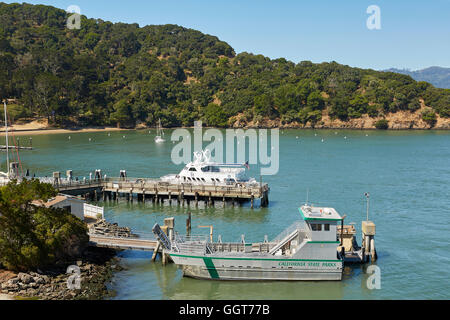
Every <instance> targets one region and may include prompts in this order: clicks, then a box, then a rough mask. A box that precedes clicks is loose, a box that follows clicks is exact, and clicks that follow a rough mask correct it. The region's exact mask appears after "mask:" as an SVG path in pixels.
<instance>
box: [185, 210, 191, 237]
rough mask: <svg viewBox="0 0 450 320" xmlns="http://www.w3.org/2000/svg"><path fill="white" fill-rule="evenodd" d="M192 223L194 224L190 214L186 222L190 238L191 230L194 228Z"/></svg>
mask: <svg viewBox="0 0 450 320" xmlns="http://www.w3.org/2000/svg"><path fill="white" fill-rule="evenodd" d="M191 222H192V213H190V212H188V218H187V220H186V234H187V235H188V236H190V235H191V228H192V227H191V226H192V224H191Z"/></svg>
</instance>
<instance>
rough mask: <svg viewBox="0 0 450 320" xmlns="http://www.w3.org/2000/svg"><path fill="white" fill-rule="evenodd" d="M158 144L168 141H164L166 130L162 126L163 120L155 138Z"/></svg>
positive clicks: (159, 123) (159, 124)
mask: <svg viewBox="0 0 450 320" xmlns="http://www.w3.org/2000/svg"><path fill="white" fill-rule="evenodd" d="M155 142H156V143H164V142H166V140H165V139H164V130H163V129H162V126H161V119H159V121H158V128H157V129H156V137H155Z"/></svg>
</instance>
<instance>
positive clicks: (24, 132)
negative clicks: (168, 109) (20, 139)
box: [0, 121, 130, 136]
mask: <svg viewBox="0 0 450 320" xmlns="http://www.w3.org/2000/svg"><path fill="white" fill-rule="evenodd" d="M128 130H130V129H119V128H116V127H90V128H70V129H52V128H49V127H48V126H47V124H46V123H45V122H40V121H33V122H30V123H27V124H22V125H17V124H16V125H13V126H11V127H8V132H9V133H10V134H14V136H35V135H41V134H62V133H83V132H103V131H128ZM0 136H5V127H2V128H1V129H0Z"/></svg>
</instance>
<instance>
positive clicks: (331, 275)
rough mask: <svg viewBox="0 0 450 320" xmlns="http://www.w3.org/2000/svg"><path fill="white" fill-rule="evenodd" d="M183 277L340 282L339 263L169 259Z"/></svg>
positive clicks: (177, 257)
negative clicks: (180, 270) (180, 271)
mask: <svg viewBox="0 0 450 320" xmlns="http://www.w3.org/2000/svg"><path fill="white" fill-rule="evenodd" d="M171 258H172V260H173V261H174V262H175V263H176V264H177V265H178V266H180V268H181V269H182V271H183V274H184V276H186V277H191V278H197V279H208V280H230V281H231V280H235V281H237V280H241V281H252V280H253V281H319V280H323V281H339V280H342V261H341V260H297V259H273V258H242V257H235V258H231V257H217V256H216V257H209V256H186V255H176V254H173V255H171Z"/></svg>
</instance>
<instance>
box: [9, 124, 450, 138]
mask: <svg viewBox="0 0 450 320" xmlns="http://www.w3.org/2000/svg"><path fill="white" fill-rule="evenodd" d="M193 128H194V127H173V128H165V129H166V130H175V129H193ZM211 128H213V129H217V128H215V127H203V129H204V130H207V129H211ZM149 129H150V130H154V129H155V128H153V127H138V128H133V129H121V128H112V127H111V128H79V129H78V128H77V129H29V130H11V131H9V130H8V134H9V135H14V136H16V137H17V136H38V135H53V134H68V133H71V134H77V133H90V132H121V131H139V130H149ZM218 129H224V130H226V129H233V130H237V129H244V130H248V129H279V130H354V131H433V130H436V131H447V130H450V128H395V129H394V128H389V129H386V130H379V129H375V128H354V127H349V128H343V127H315V128H314V127H292V126H280V127H276V126H274V127H272V126H249V127H226V128H218ZM4 136H5V131H4V130H3V129H2V130H0V137H4Z"/></svg>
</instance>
